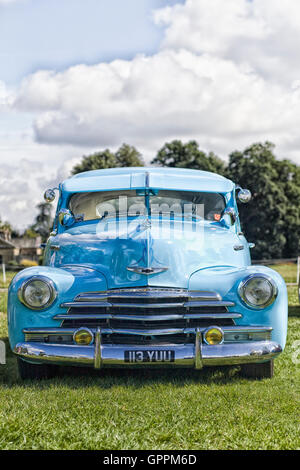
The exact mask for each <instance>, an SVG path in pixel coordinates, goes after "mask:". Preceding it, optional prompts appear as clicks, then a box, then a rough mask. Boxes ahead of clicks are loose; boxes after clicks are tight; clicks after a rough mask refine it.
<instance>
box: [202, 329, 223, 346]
mask: <svg viewBox="0 0 300 470" xmlns="http://www.w3.org/2000/svg"><path fill="white" fill-rule="evenodd" d="M204 341H205V342H206V344H210V345H214V344H221V343H223V341H224V332H223V330H221V328H218V327H216V326H214V327H212V328H208V329H207V330H206V331H205V332H204Z"/></svg>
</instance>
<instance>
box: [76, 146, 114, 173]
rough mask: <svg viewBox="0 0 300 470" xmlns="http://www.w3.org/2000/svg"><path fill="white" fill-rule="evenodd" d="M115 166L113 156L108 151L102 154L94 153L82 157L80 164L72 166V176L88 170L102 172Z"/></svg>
mask: <svg viewBox="0 0 300 470" xmlns="http://www.w3.org/2000/svg"><path fill="white" fill-rule="evenodd" d="M115 166H116V158H115V155H114V154H113V153H112V152H111V151H110V150H108V149H106V150H103V151H102V152H95V153H93V154H92V155H88V156H83V158H82V160H81V163H78V164H77V165H75V166H74V168H73V170H72V174H73V175H75V174H76V173H82V172H83V171H90V170H100V169H101V170H103V169H105V168H113V167H115Z"/></svg>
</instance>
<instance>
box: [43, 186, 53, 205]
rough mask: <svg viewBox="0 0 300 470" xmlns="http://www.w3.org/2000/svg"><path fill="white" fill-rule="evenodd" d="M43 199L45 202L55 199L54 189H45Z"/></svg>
mask: <svg viewBox="0 0 300 470" xmlns="http://www.w3.org/2000/svg"><path fill="white" fill-rule="evenodd" d="M44 199H45V201H46V202H48V203H49V202H53V201H54V199H55V191H54V189H47V191H45V192H44Z"/></svg>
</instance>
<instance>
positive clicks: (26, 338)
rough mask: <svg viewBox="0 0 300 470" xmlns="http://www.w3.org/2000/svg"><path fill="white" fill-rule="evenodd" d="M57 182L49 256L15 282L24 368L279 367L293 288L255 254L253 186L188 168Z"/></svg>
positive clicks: (15, 330)
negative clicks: (249, 223) (250, 208)
mask: <svg viewBox="0 0 300 470" xmlns="http://www.w3.org/2000/svg"><path fill="white" fill-rule="evenodd" d="M55 189H58V190H59V200H58V204H57V211H56V216H55V222H54V227H53V232H52V233H51V234H50V237H49V239H48V242H47V244H46V247H45V252H44V265H43V266H40V267H33V268H28V269H25V270H23V271H21V272H20V273H19V274H18V275H17V276H16V277H15V278H14V279H13V281H12V283H11V285H10V288H9V296H8V328H9V339H10V345H11V348H12V350H13V351H14V353H15V354H16V355H17V358H18V364H19V371H20V376H21V377H22V378H23V379H26V378H41V377H49V376H51V375H52V374H53V371H54V369H55V367H54V366H56V365H62V366H64V365H72V366H85V367H86V366H90V367H93V368H96V369H102V368H113V367H189V368H195V369H199V370H200V369H202V368H203V367H206V366H222V365H232V364H239V365H241V371H242V373H243V374H244V375H246V376H248V377H257V378H259V377H272V375H273V362H274V361H273V360H274V358H275V357H276V356H277V355H278V354H280V353H281V352H282V350H283V349H284V347H285V341H286V334H287V291H286V286H285V283H284V281H283V279H282V277H281V276H280V275H279V274H278V273H277V272H275V271H273V270H271V269H269V268H267V267H263V266H252V265H251V259H250V254H249V248H251V244H250V243H248V241H247V240H246V239H245V237H244V235H243V233H242V231H241V226H240V220H239V215H238V207H237V201H240V202H241V203H245V202H247V201H249V199H250V197H251V194H250V192H249V191H247V190H245V189H242V188H240V187H238V186H236V185H235V184H234V183H233V182H232V181H230V180H228V179H226V178H224V177H222V176H219V175H216V174H213V173H209V172H203V171H197V170H187V169H176V168H172V169H171V168H170V169H169V168H168V169H167V168H117V169H108V170H96V171H89V172H85V173H81V174H78V175H75V176H73V177H71V178H69V179H67V180H66V181H64V182H63V183H62V184H61V185H60V186H59V188H55ZM45 198H46V200H47V201H48V202H50V201H52V200H54V198H55V190H54V189H51V190H48V191H46V193H45Z"/></svg>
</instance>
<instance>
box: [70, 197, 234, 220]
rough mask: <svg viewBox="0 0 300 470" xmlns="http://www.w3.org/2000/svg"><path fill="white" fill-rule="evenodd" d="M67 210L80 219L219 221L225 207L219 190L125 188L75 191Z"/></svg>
mask: <svg viewBox="0 0 300 470" xmlns="http://www.w3.org/2000/svg"><path fill="white" fill-rule="evenodd" d="M69 209H70V210H71V211H72V213H73V214H74V215H75V217H80V218H81V220H95V219H96V220H97V219H102V218H104V217H107V216H110V217H116V216H127V217H137V216H140V215H145V216H146V215H151V216H158V217H159V216H160V217H164V216H168V215H169V216H171V217H191V216H196V217H199V218H202V219H205V220H211V221H219V220H220V219H221V214H222V212H223V210H224V209H225V199H224V196H223V195H221V194H218V193H205V192H190V191H167V190H160V191H158V190H157V191H155V190H136V191H135V190H127V191H102V192H87V193H76V194H74V195H73V196H72V197H71V199H70V202H69Z"/></svg>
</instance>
